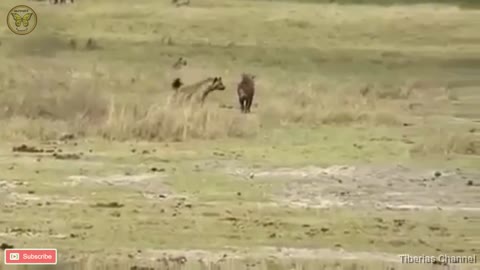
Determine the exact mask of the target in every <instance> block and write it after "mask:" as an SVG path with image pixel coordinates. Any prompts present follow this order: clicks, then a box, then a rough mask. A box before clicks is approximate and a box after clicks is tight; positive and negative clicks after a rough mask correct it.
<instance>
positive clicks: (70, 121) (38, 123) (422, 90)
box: [0, 69, 479, 155]
mask: <svg viewBox="0 0 480 270" xmlns="http://www.w3.org/2000/svg"><path fill="white" fill-rule="evenodd" d="M35 72H36V73H35V75H34V76H32V77H31V78H28V79H27V80H25V79H23V80H21V79H19V78H17V77H15V76H14V75H11V76H3V80H2V81H1V86H2V89H1V96H2V98H1V99H0V124H1V126H2V127H3V128H2V129H1V132H0V136H3V137H4V138H15V139H22V138H27V139H56V138H58V137H59V136H61V135H62V134H64V133H74V134H75V135H77V136H95V137H103V138H106V139H110V140H131V139H141V140H151V141H185V140H189V139H192V138H195V139H218V138H227V137H240V138H252V137H255V136H256V135H257V134H259V133H260V132H261V129H262V128H268V127H280V126H286V125H287V126H288V125H290V126H293V127H294V126H298V125H303V126H309V127H317V128H319V127H322V128H324V127H326V126H331V125H343V126H364V127H378V126H386V127H394V128H395V127H403V126H405V125H407V124H408V125H417V126H419V125H426V123H428V118H429V117H430V116H431V115H435V114H438V113H439V112H446V111H448V110H449V109H450V107H449V102H450V100H449V99H450V98H449V92H448V91H446V90H445V88H444V87H443V86H441V85H430V86H429V85H425V84H422V83H418V82H406V83H404V84H401V85H381V84H368V83H362V82H354V83H340V82H332V81H328V82H323V81H315V83H312V82H309V81H305V80H304V81H303V82H301V83H294V84H284V83H280V82H276V80H275V79H274V78H269V77H268V76H264V77H262V80H261V81H260V84H259V86H258V88H259V91H258V93H257V95H256V96H255V100H254V108H253V113H252V114H249V115H245V114H241V113H240V110H239V109H238V104H237V100H236V93H235V91H233V90H232V89H227V90H226V91H222V92H219V93H215V94H212V97H209V99H208V100H207V102H206V103H205V104H204V105H203V106H201V105H200V104H196V103H188V104H181V105H180V104H178V103H175V102H171V99H170V93H172V91H171V90H170V89H169V83H170V82H167V81H161V82H159V83H158V84H157V86H156V87H157V88H156V89H155V84H154V83H152V80H151V79H150V78H148V77H147V76H144V78H142V81H143V82H135V83H133V82H131V81H130V79H128V80H126V79H125V78H123V77H125V76H124V75H122V74H120V75H113V74H112V73H109V71H108V69H103V70H102V71H98V70H96V71H91V72H84V73H79V72H77V73H75V72H70V73H68V72H67V73H64V74H60V75H59V73H58V72H55V71H50V73H49V72H47V71H43V72H40V71H38V70H37V71H35ZM82 74H83V75H82ZM122 79H123V81H122ZM227 80H228V81H230V80H232V81H233V79H228V78H227ZM227 84H229V87H230V88H231V86H232V83H229V82H227ZM150 88H152V89H150ZM431 135H432V136H433V135H435V133H434V134H431ZM437 135H438V134H437ZM432 136H430V135H425V137H426V138H427V139H425V140H423V141H421V142H419V143H418V144H416V145H415V146H414V148H413V149H412V153H413V154H421V153H432V152H435V153H436V154H445V155H449V154H452V153H465V154H474V155H478V152H479V150H478V144H477V142H476V141H477V140H478V136H477V135H476V134H466V135H465V136H464V135H462V134H457V135H455V136H453V135H452V136H450V137H448V140H447V141H445V140H443V139H436V140H434V139H429V138H433V137H434V136H433V137H432ZM437 137H438V136H437Z"/></svg>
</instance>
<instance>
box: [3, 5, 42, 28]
mask: <svg viewBox="0 0 480 270" xmlns="http://www.w3.org/2000/svg"><path fill="white" fill-rule="evenodd" d="M7 26H8V28H9V29H10V30H11V31H12V32H13V33H15V34H17V35H27V34H30V33H31V32H32V31H33V30H34V29H35V27H36V26H37V13H35V11H34V10H33V9H32V8H31V7H29V6H25V5H20V6H16V7H14V8H12V9H11V10H10V11H9V12H8V14H7Z"/></svg>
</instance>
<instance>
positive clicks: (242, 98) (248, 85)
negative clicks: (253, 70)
mask: <svg viewBox="0 0 480 270" xmlns="http://www.w3.org/2000/svg"><path fill="white" fill-rule="evenodd" d="M254 80H255V76H254V75H251V74H247V73H243V74H242V81H241V82H240V83H239V84H238V87H237V94H238V102H239V103H240V109H241V111H242V113H249V112H250V107H252V102H253V96H254V95H255V81H254Z"/></svg>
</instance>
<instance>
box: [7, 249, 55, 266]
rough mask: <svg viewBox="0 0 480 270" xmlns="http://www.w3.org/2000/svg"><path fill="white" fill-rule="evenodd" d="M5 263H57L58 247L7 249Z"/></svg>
mask: <svg viewBox="0 0 480 270" xmlns="http://www.w3.org/2000/svg"><path fill="white" fill-rule="evenodd" d="M4 262H5V264H17V265H20V264H37V265H41V264H57V249H53V248H51V249H47V248H29V249H19V248H13V249H5V250H4Z"/></svg>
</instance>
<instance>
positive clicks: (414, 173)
mask: <svg viewBox="0 0 480 270" xmlns="http://www.w3.org/2000/svg"><path fill="white" fill-rule="evenodd" d="M236 173H237V174H238V173H239V170H237V171H236ZM241 173H242V174H243V176H244V177H245V178H248V179H253V181H255V180H282V183H283V185H282V188H281V189H280V190H277V191H276V192H275V194H274V196H275V197H276V199H277V200H278V201H280V202H288V203H289V204H290V205H291V206H296V207H318V208H326V207H327V208H328V207H334V206H350V207H363V206H368V207H372V206H373V207H377V208H390V209H398V210H412V209H419V210H429V209H438V210H453V211H455V210H461V211H480V195H479V191H480V187H478V186H477V185H476V184H475V181H479V180H478V179H480V172H472V171H469V172H467V171H462V170H459V169H457V170H450V171H447V170H418V169H412V168H407V167H403V166H391V167H374V166H363V167H353V166H332V167H328V168H320V167H307V168H301V169H290V168H280V169H275V170H269V171H254V172H247V171H245V170H243V172H241Z"/></svg>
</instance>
